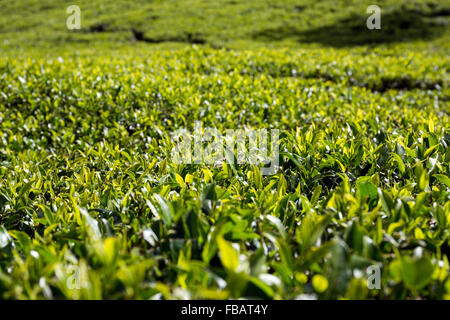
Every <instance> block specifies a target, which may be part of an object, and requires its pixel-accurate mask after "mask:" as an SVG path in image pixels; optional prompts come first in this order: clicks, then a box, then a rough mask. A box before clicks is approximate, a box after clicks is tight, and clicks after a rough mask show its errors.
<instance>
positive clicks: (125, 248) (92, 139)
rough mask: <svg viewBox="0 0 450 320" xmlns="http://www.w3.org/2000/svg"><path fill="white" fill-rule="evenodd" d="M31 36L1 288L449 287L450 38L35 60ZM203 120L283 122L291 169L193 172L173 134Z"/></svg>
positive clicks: (97, 293) (442, 290)
mask: <svg viewBox="0 0 450 320" xmlns="http://www.w3.org/2000/svg"><path fill="white" fill-rule="evenodd" d="M31 2H32V1H31ZM90 2H92V3H95V2H94V1H90ZM200 2H201V1H200ZM237 2H239V1H237ZM288 2H289V1H286V4H285V5H287V3H288ZM299 2H301V1H299ZM303 2H305V1H303ZM118 3H121V2H118ZM248 3H250V4H251V3H254V2H253V1H249V2H248ZM2 4H3V2H2ZM5 5H6V4H5ZM159 5H162V4H159ZM240 5H241V6H243V4H240ZM289 5H290V2H289ZM6 6H7V5H6ZM305 6H306V7H307V8H308V5H307V4H306V2H305ZM31 8H32V6H31ZM299 8H301V6H299ZM434 8H436V7H434ZM161 10H162V9H161ZM280 10H281V9H280ZM299 10H300V9H299ZM305 10H306V9H305ZM317 10H318V9H317ZM436 10H437V9H436ZM131 12H133V11H131ZM306 12H307V11H306ZM363 13H364V12H363ZM128 15H130V16H133V15H132V14H131V13H128ZM63 17H64V16H63ZM2 19H3V20H0V22H2V21H3V22H4V21H8V19H10V18H8V17H6V16H5V17H2ZM180 23H181V22H180ZM184 23H188V22H186V21H185V22H184ZM0 26H1V27H2V28H3V30H4V31H5V32H7V31H8V29H7V28H8V27H7V23H6V22H4V24H3V25H2V24H0ZM212 30H215V29H212ZM217 30H219V28H218V29H217ZM149 32H150V31H149ZM24 34H25V36H24V38H23V39H28V38H27V37H28V34H27V33H24ZM44 34H45V33H44ZM71 36H74V34H73V33H72V34H71ZM75 36H76V35H75ZM81 36H82V35H81ZM209 36H210V37H211V38H216V37H217V38H218V39H219V40H220V36H218V35H216V34H213V33H212V34H210V35H209ZM242 36H243V35H242ZM224 37H226V35H224ZM13 38H14V37H13V36H11V38H10V40H8V41H11V39H13ZM444 39H447V40H448V37H447V36H445V37H444ZM41 40H42V39H41ZM47 40H48V41H54V40H49V39H47ZM66 40H67V39H66ZM12 41H13V47H12V48H8V49H6V48H5V52H7V54H6V55H4V56H2V58H1V60H0V297H1V298H4V299H42V298H46V299H51V298H68V299H90V298H109V299H117V298H136V299H150V298H166V299H177V298H179V299H185V298H194V299H197V298H208V299H209V298H211V299H226V298H242V297H244V298H266V299H293V298H319V299H324V298H350V299H365V298H379V299H405V298H428V299H443V298H450V277H449V270H450V266H449V261H448V254H449V252H450V242H449V241H450V240H449V227H450V192H449V191H450V121H449V110H450V108H449V93H450V92H449V89H448V68H449V59H448V56H447V55H446V50H445V49H446V48H447V47H446V45H445V44H444V43H445V41H443V40H442V39H440V40H436V41H437V42H434V44H431V45H429V44H426V43H423V42H420V41H419V42H417V43H416V44H415V45H416V46H417V48H422V49H423V50H413V49H409V50H406V49H405V48H407V47H406V46H405V45H404V44H399V45H392V46H380V47H372V46H361V47H356V48H332V47H327V48H322V47H315V46H312V47H308V48H301V47H296V48H289V49H282V48H270V49H269V48H261V47H260V44H259V45H255V46H256V47H258V48H253V49H252V50H235V49H233V50H230V49H229V48H217V47H214V46H210V45H208V44H206V45H200V44H198V45H190V44H188V45H185V46H183V47H182V48H177V49H176V50H161V51H155V50H149V49H148V47H147V45H148V44H145V45H136V46H135V47H134V48H129V47H125V48H123V47H122V48H120V49H118V50H111V51H101V54H98V52H97V51H96V50H95V49H94V50H93V49H92V48H89V47H86V48H82V49H80V48H79V47H77V48H76V50H75V49H74V51H73V52H71V51H70V50H67V51H65V52H64V50H62V49H61V48H59V49H57V50H56V51H55V52H49V51H44V50H42V51H40V50H34V51H30V52H28V53H27V54H25V55H24V56H19V55H17V54H15V52H19V51H14V50H16V49H17V48H14V46H15V45H16V44H17V43H15V42H14V40H12ZM295 41H296V40H295ZM237 43H239V42H237ZM27 45H28V44H24V46H27ZM297 45H298V44H296V43H290V46H292V47H295V46H297ZM441 45H443V48H442V47H440V46H441ZM412 48H414V45H413V46H412ZM17 50H18V49H17ZM21 52H23V51H21ZM194 121H201V122H202V123H203V126H204V127H215V128H217V129H218V130H219V131H221V132H223V133H225V131H226V130H227V129H236V128H254V129H259V128H267V129H279V130H280V156H279V164H280V168H279V170H278V172H277V173H276V174H274V175H269V176H262V175H261V172H260V168H258V167H257V166H251V165H248V164H237V163H236V162H235V161H234V162H233V161H232V162H231V163H230V162H228V163H227V162H226V161H224V162H223V164H222V165H220V166H208V165H205V164H181V165H180V164H178V165H177V164H174V163H173V161H172V159H171V150H173V148H174V144H175V141H174V140H173V139H172V137H171V133H172V132H174V131H175V130H176V129H178V128H187V129H189V130H190V131H193V128H194ZM369 266H378V267H379V268H380V270H381V288H380V289H379V290H378V289H373V290H370V289H369V288H368V286H367V274H366V270H367V268H368V267H369Z"/></svg>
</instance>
